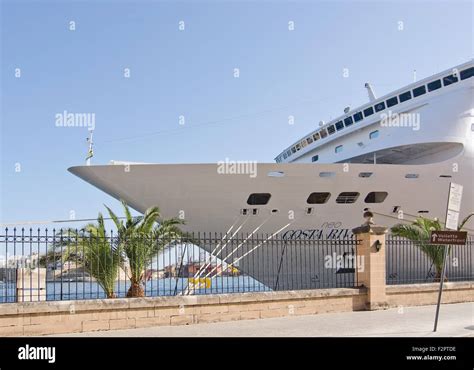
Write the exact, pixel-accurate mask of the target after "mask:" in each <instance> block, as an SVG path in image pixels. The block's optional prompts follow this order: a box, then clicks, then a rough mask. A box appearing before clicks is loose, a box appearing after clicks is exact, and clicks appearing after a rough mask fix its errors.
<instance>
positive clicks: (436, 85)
mask: <svg viewBox="0 0 474 370" xmlns="http://www.w3.org/2000/svg"><path fill="white" fill-rule="evenodd" d="M440 88H441V80H436V81H433V82H430V83H429V84H428V91H434V90H438V89H440Z"/></svg>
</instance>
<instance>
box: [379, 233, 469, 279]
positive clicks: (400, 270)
mask: <svg viewBox="0 0 474 370" xmlns="http://www.w3.org/2000/svg"><path fill="white" fill-rule="evenodd" d="M473 247H474V240H473V238H472V237H471V238H468V239H467V242H466V244H465V245H455V246H451V247H449V248H450V251H449V255H448V260H447V263H446V279H447V281H473V280H474V272H473V268H474V253H473V252H472V248H473ZM423 249H425V251H423ZM427 253H429V254H430V255H431V257H429V256H428V254H427ZM443 259H444V246H435V245H428V244H427V243H426V241H424V242H423V241H419V242H414V241H410V240H408V239H405V238H401V237H396V236H391V235H388V236H387V238H386V263H387V264H386V271H387V284H389V285H393V284H418V283H420V284H421V283H432V282H438V281H439V280H440V273H441V266H442V261H443ZM435 261H438V263H436V262H435Z"/></svg>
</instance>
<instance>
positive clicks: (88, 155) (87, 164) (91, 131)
mask: <svg viewBox="0 0 474 370" xmlns="http://www.w3.org/2000/svg"><path fill="white" fill-rule="evenodd" d="M93 134H94V130H93V129H90V130H89V137H88V138H87V139H86V140H87V142H88V143H89V149H88V151H87V157H86V166H90V165H91V158H92V157H93V156H94V150H93V148H92V147H93V145H94V143H93V141H92V135H93Z"/></svg>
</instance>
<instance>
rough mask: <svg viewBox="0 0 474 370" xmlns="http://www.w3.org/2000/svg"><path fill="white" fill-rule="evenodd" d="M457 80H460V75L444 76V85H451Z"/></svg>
mask: <svg viewBox="0 0 474 370" xmlns="http://www.w3.org/2000/svg"><path fill="white" fill-rule="evenodd" d="M455 82H458V77H457V76H455V75H450V76H446V77H444V78H443V85H444V86H449V85H451V84H453V83H455Z"/></svg>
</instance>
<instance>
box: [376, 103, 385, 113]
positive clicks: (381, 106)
mask: <svg viewBox="0 0 474 370" xmlns="http://www.w3.org/2000/svg"><path fill="white" fill-rule="evenodd" d="M384 109H385V103H384V102H380V103H378V104H377V105H376V106H375V111H376V112H380V111H381V110H384Z"/></svg>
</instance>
